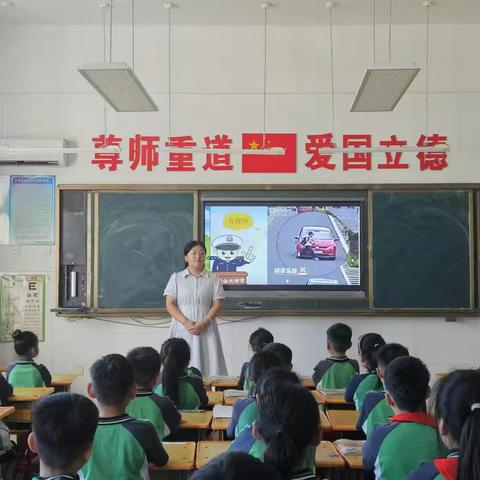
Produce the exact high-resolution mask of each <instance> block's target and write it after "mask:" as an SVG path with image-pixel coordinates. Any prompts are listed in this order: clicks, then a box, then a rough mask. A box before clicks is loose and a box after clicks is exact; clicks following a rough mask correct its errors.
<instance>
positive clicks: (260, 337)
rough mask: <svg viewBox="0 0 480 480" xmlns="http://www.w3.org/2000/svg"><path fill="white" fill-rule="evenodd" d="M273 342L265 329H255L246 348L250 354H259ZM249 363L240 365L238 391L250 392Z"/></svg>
mask: <svg viewBox="0 0 480 480" xmlns="http://www.w3.org/2000/svg"><path fill="white" fill-rule="evenodd" d="M272 342H273V335H272V334H271V333H270V332H269V331H268V330H267V329H266V328H257V329H256V330H255V331H254V332H253V333H252V334H251V335H250V338H249V339H248V346H249V348H250V350H251V351H252V354H253V355H255V354H256V353H258V352H261V351H262V350H263V348H264V347H265V345H268V344H269V343H272ZM249 369H250V362H245V363H244V364H243V365H242V370H241V372H240V378H239V379H238V389H239V390H250V388H251V386H252V385H250V373H249Z"/></svg>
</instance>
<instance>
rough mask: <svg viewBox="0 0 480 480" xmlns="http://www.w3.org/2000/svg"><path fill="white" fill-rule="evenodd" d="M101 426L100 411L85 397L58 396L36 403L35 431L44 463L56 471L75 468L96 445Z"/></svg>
mask: <svg viewBox="0 0 480 480" xmlns="http://www.w3.org/2000/svg"><path fill="white" fill-rule="evenodd" d="M97 423H98V409H97V407H96V406H95V404H94V403H93V402H92V401H91V400H89V399H88V398H86V397H84V396H82V395H78V394H76V393H56V394H54V395H50V396H48V397H44V398H42V399H41V400H39V401H38V402H34V404H33V406H32V431H33V435H34V437H35V441H36V446H37V449H38V455H39V457H40V459H41V461H42V462H43V463H44V464H45V465H46V466H48V467H50V468H52V469H60V470H65V469H67V468H69V467H71V466H72V465H73V464H74V463H75V462H76V461H77V460H78V459H79V457H80V456H81V455H82V454H84V453H85V452H86V451H87V450H88V449H89V448H90V446H91V445H92V443H93V437H94V435H95V430H96V429H97ZM65 473H73V472H65Z"/></svg>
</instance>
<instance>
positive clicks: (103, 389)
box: [90, 353, 135, 405]
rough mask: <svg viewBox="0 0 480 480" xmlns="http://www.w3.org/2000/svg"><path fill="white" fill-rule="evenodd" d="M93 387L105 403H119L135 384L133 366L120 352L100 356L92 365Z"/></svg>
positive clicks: (100, 400) (100, 399) (99, 398)
mask: <svg viewBox="0 0 480 480" xmlns="http://www.w3.org/2000/svg"><path fill="white" fill-rule="evenodd" d="M90 376H91V378H92V385H93V389H94V390H95V395H96V397H97V399H98V401H99V402H100V403H102V404H104V405H119V404H120V403H122V402H124V401H125V399H126V397H127V395H128V392H129V391H130V389H131V388H132V387H133V386H134V385H135V378H134V373H133V367H132V365H131V364H130V362H129V361H128V360H127V359H126V358H125V357H124V356H123V355H120V354H118V353H111V354H109V355H104V356H103V357H100V358H99V359H98V360H97V361H96V362H95V363H94V364H93V365H92V366H91V367H90Z"/></svg>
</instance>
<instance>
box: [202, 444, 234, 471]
mask: <svg viewBox="0 0 480 480" xmlns="http://www.w3.org/2000/svg"><path fill="white" fill-rule="evenodd" d="M231 443H232V442H226V441H218V442H198V443H197V460H196V462H195V464H196V468H202V467H203V466H205V465H206V464H207V463H208V462H209V461H210V460H212V459H213V458H215V457H218V455H221V454H222V453H223V452H225V451H226V450H228V447H229V446H230V444H231Z"/></svg>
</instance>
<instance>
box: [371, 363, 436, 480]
mask: <svg viewBox="0 0 480 480" xmlns="http://www.w3.org/2000/svg"><path fill="white" fill-rule="evenodd" d="M429 381H430V374H429V372H428V370H427V367H426V366H425V365H424V363H423V362H422V361H421V360H419V359H418V358H414V357H400V358H397V359H395V360H394V361H393V362H392V363H390V365H389V366H388V367H387V369H386V371H385V379H384V382H385V390H386V397H387V402H388V404H389V405H390V406H391V407H392V409H393V411H394V413H395V414H394V416H393V417H392V418H391V423H389V424H387V425H377V426H376V427H375V429H374V430H373V432H372V433H371V434H370V436H369V437H368V438H367V441H366V443H365V445H364V447H363V465H364V467H365V469H366V470H371V471H374V472H375V478H376V479H377V480H380V479H381V480H405V478H407V476H408V475H409V473H410V472H412V470H415V469H416V468H418V466H419V465H420V463H421V462H424V461H431V460H433V459H435V458H438V457H439V456H441V447H440V442H439V439H438V435H437V432H436V430H435V419H434V418H433V417H432V416H431V415H429V414H427V413H425V400H426V398H427V396H428V394H429V392H430V388H429V386H428V382H429Z"/></svg>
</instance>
